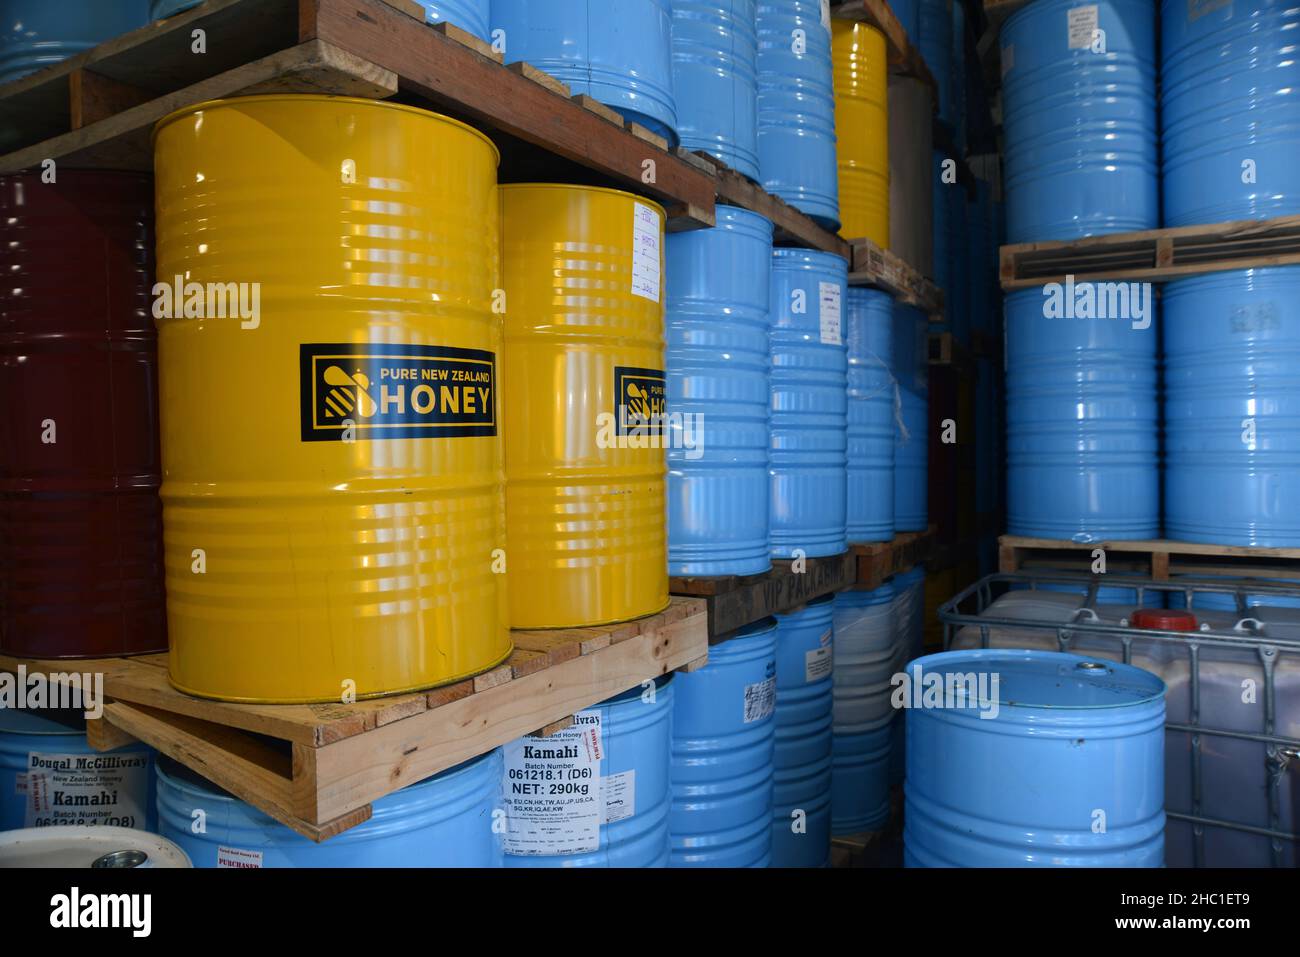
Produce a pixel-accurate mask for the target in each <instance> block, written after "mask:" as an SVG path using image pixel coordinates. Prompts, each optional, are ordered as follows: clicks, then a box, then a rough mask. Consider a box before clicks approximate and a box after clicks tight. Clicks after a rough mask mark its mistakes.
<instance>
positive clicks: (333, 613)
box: [154, 94, 510, 702]
mask: <svg viewBox="0 0 1300 957" xmlns="http://www.w3.org/2000/svg"><path fill="white" fill-rule="evenodd" d="M154 138H155V162H154V166H155V172H156V176H157V191H158V195H157V210H158V275H159V276H160V277H162V283H163V285H164V286H166V285H167V284H170V283H173V282H175V283H184V282H189V283H191V284H195V287H196V288H197V287H199V286H200V285H202V284H210V283H211V284H230V286H229V287H228V288H230V289H234V288H235V286H236V284H245V285H244V286H242V287H241V295H242V294H243V292H245V291H246V292H247V295H248V300H247V305H249V306H250V308H249V309H247V310H243V309H241V310H240V315H239V316H238V317H234V318H230V317H227V318H215V319H201V318H193V317H191V318H160V319H159V320H158V326H159V354H160V364H161V372H162V376H161V388H160V405H161V408H162V448H163V486H162V497H163V526H164V552H165V558H166V565H167V614H168V629H169V632H170V637H171V678H172V681H173V683H174V684H175V685H176V686H177V687H179V688H180V689H181V690H183V691H186V692H189V693H192V694H198V695H200V696H204V697H214V698H222V699H226V700H234V701H263V702H305V701H337V700H338V699H339V697H340V696H341V695H342V694H344V693H345V692H348V691H353V692H355V694H356V695H357V696H358V697H365V696H369V695H378V694H385V693H390V692H397V691H404V690H410V689H414V688H424V687H429V686H432V685H437V684H443V683H446V682H449V681H455V680H457V679H460V678H463V677H466V676H468V675H471V674H475V673H477V672H480V671H483V670H485V669H487V668H490V667H492V666H493V665H495V664H497V663H499V662H500V661H503V660H504V659H505V658H506V656H507V655H509V653H510V637H509V634H508V631H507V628H506V619H505V578H504V576H503V575H499V574H494V573H493V571H494V568H493V563H494V561H495V559H496V557H497V556H498V555H499V552H500V549H501V548H502V547H503V545H504V543H505V534H504V532H505V529H504V514H503V511H504V510H503V498H502V485H501V481H502V475H501V467H502V455H501V440H500V436H499V431H498V420H499V415H500V406H499V404H498V401H497V397H496V384H497V381H498V378H497V377H498V372H497V354H498V353H499V352H500V349H501V327H500V321H499V319H498V318H497V317H496V316H494V315H493V313H492V311H491V309H492V301H493V290H494V289H496V288H497V286H498V285H499V279H498V266H497V262H498V259H497V257H498V255H499V250H498V247H497V196H496V175H495V170H496V161H497V154H496V150H495V148H494V147H493V146H492V143H491V142H490V141H489V140H488V139H487V137H485V136H483V135H482V134H480V133H478V132H475V131H474V130H471V129H470V128H469V127H467V126H465V125H463V124H461V123H458V122H456V121H454V120H449V119H447V118H446V117H442V116H438V115H436V114H433V113H427V112H425V111H423V110H417V109H414V108H411V107H406V106H397V105H394V104H389V103H380V102H376V101H372V100H358V99H351V98H348V97H326V96H307V95H298V94H285V95H272V96H253V97H243V98H240V99H235V100H219V101H214V102H211V103H202V104H199V105H197V106H192V107H187V108H186V109H184V110H181V111H179V112H177V113H173V114H172V115H171V116H169V117H167V118H165V119H164V120H162V121H161V122H160V123H159V125H158V128H157V130H156V131H155V134H154ZM182 277H183V278H182ZM254 284H257V285H254ZM218 288H219V287H218ZM259 289H260V293H259V292H258V290H259ZM255 295H258V296H260V314H257V313H258V312H259V309H253V308H251V306H255V305H257V300H256V299H254V298H253V297H254V296H255ZM164 298H165V297H164ZM244 302H245V300H243V299H241V303H244ZM221 305H222V306H224V305H225V303H224V302H222V303H221ZM163 311H164V312H166V310H163ZM245 313H247V316H248V317H249V318H247V319H245V318H244V316H245ZM433 383H438V389H437V391H435V389H434V386H433ZM494 552H495V553H497V554H496V555H494Z"/></svg>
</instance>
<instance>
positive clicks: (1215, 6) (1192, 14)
mask: <svg viewBox="0 0 1300 957" xmlns="http://www.w3.org/2000/svg"><path fill="white" fill-rule="evenodd" d="M1224 7H1227V8H1228V9H1229V10H1231V9H1232V0H1187V22H1188V23H1195V22H1196V21H1197V20H1199V19H1201V17H1203V16H1205V15H1206V14H1207V13H1213V12H1214V11H1215V10H1222V9H1223V8H1224Z"/></svg>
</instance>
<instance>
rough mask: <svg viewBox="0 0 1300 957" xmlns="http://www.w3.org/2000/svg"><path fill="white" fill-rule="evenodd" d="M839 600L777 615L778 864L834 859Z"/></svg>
mask: <svg viewBox="0 0 1300 957" xmlns="http://www.w3.org/2000/svg"><path fill="white" fill-rule="evenodd" d="M833 598H834V596H833V595H824V596H822V597H821V598H817V599H814V600H813V601H810V602H808V604H807V605H805V606H804V607H803V608H800V609H798V610H797V611H794V612H792V613H790V614H788V615H777V616H776V750H775V758H774V759H773V765H774V774H773V806H772V866H773V867H825V866H827V865H828V864H829V863H830V851H831V703H832V702H831V685H832V670H833V667H834V662H835V655H834V629H833V628H832V624H831V610H832V605H831V603H832V600H833Z"/></svg>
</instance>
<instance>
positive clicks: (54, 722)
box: [0, 708, 86, 735]
mask: <svg viewBox="0 0 1300 957" xmlns="http://www.w3.org/2000/svg"><path fill="white" fill-rule="evenodd" d="M0 732H3V733H6V734H51V735H57V734H66V735H81V734H85V733H86V719H85V716H84V715H83V714H82V712H80V711H73V710H33V709H31V708H0Z"/></svg>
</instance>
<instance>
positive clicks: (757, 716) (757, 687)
mask: <svg viewBox="0 0 1300 957" xmlns="http://www.w3.org/2000/svg"><path fill="white" fill-rule="evenodd" d="M774 711H776V676H775V675H773V676H772V677H770V678H767V679H765V680H763V681H756V682H754V683H753V684H751V685H745V724H751V723H753V722H755V721H762V720H764V719H765V718H770V717H771V716H772V713H773V712H774Z"/></svg>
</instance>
